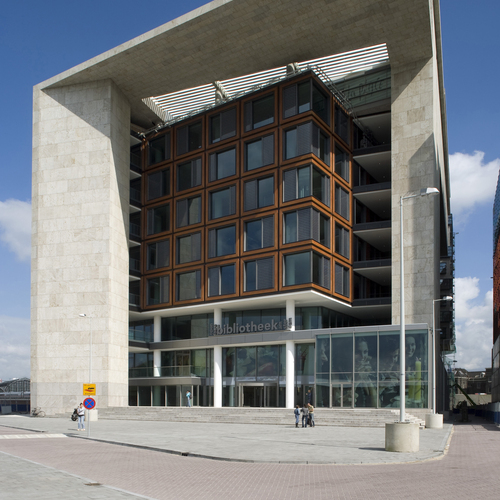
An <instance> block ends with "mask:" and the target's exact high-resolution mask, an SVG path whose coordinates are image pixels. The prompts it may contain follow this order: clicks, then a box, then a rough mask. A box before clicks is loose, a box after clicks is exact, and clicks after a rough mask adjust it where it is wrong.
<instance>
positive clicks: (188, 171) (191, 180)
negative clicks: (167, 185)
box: [177, 158, 201, 191]
mask: <svg viewBox="0 0 500 500" xmlns="http://www.w3.org/2000/svg"><path fill="white" fill-rule="evenodd" d="M200 185H201V158H195V159H194V160H190V161H187V162H185V163H180V164H179V165H177V191H184V190H186V189H191V188H194V187H196V186H200Z"/></svg>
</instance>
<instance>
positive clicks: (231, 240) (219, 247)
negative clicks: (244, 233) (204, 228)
mask: <svg viewBox="0 0 500 500" xmlns="http://www.w3.org/2000/svg"><path fill="white" fill-rule="evenodd" d="M234 253H236V226H226V227H219V228H215V229H210V230H209V231H208V257H209V258H210V259H211V258H213V257H222V256H224V255H232V254H234Z"/></svg>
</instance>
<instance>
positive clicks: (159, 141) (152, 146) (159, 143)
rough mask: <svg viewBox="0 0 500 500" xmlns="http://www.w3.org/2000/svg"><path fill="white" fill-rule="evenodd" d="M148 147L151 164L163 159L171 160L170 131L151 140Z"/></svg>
mask: <svg viewBox="0 0 500 500" xmlns="http://www.w3.org/2000/svg"><path fill="white" fill-rule="evenodd" d="M148 149H149V157H148V160H149V162H148V164H149V165H156V164H157V163H161V162H162V161H166V160H170V132H169V133H167V134H164V135H162V136H161V137H157V138H156V139H152V140H151V141H149V145H148Z"/></svg>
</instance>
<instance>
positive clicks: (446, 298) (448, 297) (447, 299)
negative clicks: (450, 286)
mask: <svg viewBox="0 0 500 500" xmlns="http://www.w3.org/2000/svg"><path fill="white" fill-rule="evenodd" d="M441 300H446V302H450V300H453V297H450V296H449V295H447V296H446V297H443V298H442V299H441Z"/></svg>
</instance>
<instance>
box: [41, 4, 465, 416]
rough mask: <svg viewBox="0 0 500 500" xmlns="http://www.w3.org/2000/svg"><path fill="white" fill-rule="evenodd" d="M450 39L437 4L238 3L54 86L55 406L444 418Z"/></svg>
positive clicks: (46, 281)
mask: <svg viewBox="0 0 500 500" xmlns="http://www.w3.org/2000/svg"><path fill="white" fill-rule="evenodd" d="M365 13H366V14H365ZM360 20H361V21H360ZM440 34H441V30H440V18H439V2H438V1H437V0H436V1H433V2H429V1H428V0H413V1H412V2H408V1H407V0H394V1H392V2H390V3H387V2H386V3H383V5H382V4H381V3H378V2H373V1H372V0H356V1H353V0H337V1H336V2H324V1H317V0H313V1H311V2H307V3H304V2H303V1H301V2H299V1H298V0H285V1H282V2H262V1H261V0H246V1H245V2H241V1H239V2H238V1H224V2H222V1H219V0H218V1H214V2H212V3H210V4H207V5H205V6H204V7H202V8H201V9H198V10H196V11H194V12H192V13H189V14H187V15H186V16H183V17H182V18H180V19H177V20H175V21H172V22H170V23H167V24H166V25H164V26H161V27H159V28H158V29H156V30H154V31H152V32H149V33H146V34H144V35H142V36H140V37H138V38H136V39H134V40H132V41H130V42H128V43H126V44H124V45H122V46H120V47H117V48H115V49H113V50H112V51H109V52H108V53H105V54H102V55H100V56H98V57H96V58H94V59H92V60H90V61H87V62H85V63H83V64H81V65H80V66H77V67H75V68H73V69H70V70H68V71H66V72H65V73H62V74H60V75H57V76H55V77H53V78H51V79H50V80H48V81H46V82H43V83H41V84H39V85H37V86H36V87H35V89H34V126H33V127H34V132H33V143H34V148H33V238H32V245H33V261H32V294H33V297H32V304H33V305H32V382H33V383H32V402H33V405H36V406H41V407H42V408H43V409H44V410H45V411H47V413H59V412H63V411H69V410H71V409H73V408H74V406H75V404H76V403H77V402H78V401H80V400H81V394H82V384H83V383H85V382H93V383H96V385H97V395H96V399H97V405H98V407H107V406H126V405H128V404H129V405H140V406H151V405H153V406H176V405H182V404H185V394H186V393H187V392H190V393H191V395H192V399H193V403H194V404H195V405H199V406H214V407H222V406H266V407H287V408H292V407H293V406H294V405H295V404H297V403H303V402H304V400H305V399H307V398H310V399H311V401H312V402H313V404H314V405H315V406H318V407H328V408H330V407H331V408H335V407H338V408H340V407H348V408H352V407H356V408H374V407H380V408H393V407H398V406H399V398H400V397H405V398H406V407H407V408H408V409H411V408H429V407H430V405H431V401H432V397H431V390H430V388H431V387H432V380H433V376H436V377H437V380H438V384H439V386H440V389H443V388H445V387H446V385H447V381H446V377H445V372H444V369H443V365H442V362H441V354H446V353H450V352H454V349H455V346H454V328H453V305H452V304H449V303H445V302H441V303H439V304H436V303H435V300H436V299H440V298H442V297H443V296H447V295H451V296H453V276H454V263H453V234H452V233H453V229H452V218H451V214H450V190H449V184H450V181H449V170H448V150H447V136H446V109H445V99H444V86H443V75H442V55H441V39H440V36H441V35H440ZM428 187H434V188H437V189H438V190H439V194H438V195H435V196H421V194H425V190H426V188H428ZM422 190H423V191H422ZM409 194H411V195H414V196H412V197H411V199H410V198H407V199H405V202H404V219H403V225H404V242H403V245H404V250H405V253H404V266H405V267H404V273H405V284H404V287H405V290H404V292H405V304H404V305H405V321H406V333H407V337H406V340H407V343H406V346H405V349H406V360H407V365H406V387H405V394H404V395H400V393H399V359H400V357H399V356H400V352H399V324H400V234H401V232H400V199H401V197H405V196H406V195H409ZM434 307H436V330H437V331H436V335H433V332H432V329H433V327H434V325H433V317H434V314H433V312H434V311H433V308H434ZM82 314H86V317H80V316H81V315H82ZM438 332H439V334H438ZM91 335H92V336H91ZM91 338H92V360H93V361H92V363H93V365H92V366H93V368H92V377H91V378H92V380H89V371H90V366H89V365H90V362H89V343H90V339H91ZM433 341H434V345H435V347H436V351H437V356H436V359H437V363H436V366H433V364H432V345H433V344H432V343H433ZM443 393H444V390H438V410H442V409H444V408H445V406H446V403H445V401H446V397H444V396H443V395H442V394H443Z"/></svg>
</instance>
